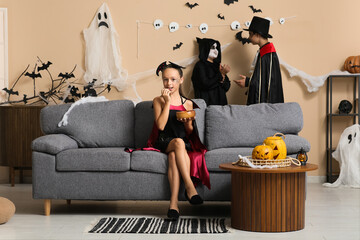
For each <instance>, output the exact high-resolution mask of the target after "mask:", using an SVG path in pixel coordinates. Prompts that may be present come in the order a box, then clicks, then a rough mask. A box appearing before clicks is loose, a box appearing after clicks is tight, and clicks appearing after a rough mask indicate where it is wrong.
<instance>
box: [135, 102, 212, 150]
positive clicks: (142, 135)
mask: <svg viewBox="0 0 360 240" xmlns="http://www.w3.org/2000/svg"><path fill="white" fill-rule="evenodd" d="M193 101H194V102H195V103H196V104H197V105H198V106H199V108H197V109H195V112H196V124H197V128H198V131H199V138H200V140H201V141H202V142H204V131H205V109H206V103H205V101H204V100H203V99H193ZM152 104H153V102H152V101H143V102H140V103H138V104H136V106H135V148H143V147H146V143H147V140H148V138H149V136H150V134H151V130H152V127H153V124H154V111H153V108H152Z"/></svg>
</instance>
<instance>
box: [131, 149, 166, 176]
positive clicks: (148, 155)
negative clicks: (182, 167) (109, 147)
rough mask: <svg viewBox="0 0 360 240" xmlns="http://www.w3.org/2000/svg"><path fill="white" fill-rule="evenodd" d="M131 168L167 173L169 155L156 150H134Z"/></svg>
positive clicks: (140, 170)
mask: <svg viewBox="0 0 360 240" xmlns="http://www.w3.org/2000/svg"><path fill="white" fill-rule="evenodd" d="M130 168H131V170H133V171H139V172H151V173H161V174H167V169H168V160H167V155H166V154H164V153H161V152H156V151H134V152H132V153H131V164H130Z"/></svg>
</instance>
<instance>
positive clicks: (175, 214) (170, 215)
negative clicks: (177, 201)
mask: <svg viewBox="0 0 360 240" xmlns="http://www.w3.org/2000/svg"><path fill="white" fill-rule="evenodd" d="M179 216H180V214H179V212H178V211H176V210H175V209H169V210H168V213H167V217H168V218H169V219H170V220H172V221H176V220H178V219H179Z"/></svg>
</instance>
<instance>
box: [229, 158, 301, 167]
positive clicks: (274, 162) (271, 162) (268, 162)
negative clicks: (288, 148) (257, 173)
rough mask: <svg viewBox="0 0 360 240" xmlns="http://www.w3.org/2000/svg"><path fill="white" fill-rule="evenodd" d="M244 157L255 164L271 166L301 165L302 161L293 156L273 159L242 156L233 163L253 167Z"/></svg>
mask: <svg viewBox="0 0 360 240" xmlns="http://www.w3.org/2000/svg"><path fill="white" fill-rule="evenodd" d="M244 158H247V160H248V161H249V162H250V163H252V164H253V165H255V166H269V167H289V166H291V164H294V165H296V166H300V165H301V163H300V161H299V160H298V159H296V158H292V157H286V158H285V159H272V160H261V159H252V158H251V156H245V157H240V156H239V160H238V161H237V162H233V163H232V164H233V165H238V166H241V167H251V166H249V164H248V163H247V162H246V160H245V159H244Z"/></svg>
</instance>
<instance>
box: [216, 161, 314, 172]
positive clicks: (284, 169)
mask: <svg viewBox="0 0 360 240" xmlns="http://www.w3.org/2000/svg"><path fill="white" fill-rule="evenodd" d="M219 168H221V169H224V170H230V171H232V172H248V173H296V172H307V171H313V170H316V169H318V165H316V164H311V163H307V164H306V165H305V166H296V165H293V164H292V165H291V166H289V167H279V168H263V169H261V168H251V167H241V166H238V165H233V164H232V163H222V164H220V165H219Z"/></svg>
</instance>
